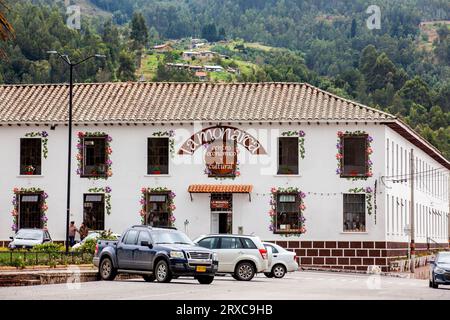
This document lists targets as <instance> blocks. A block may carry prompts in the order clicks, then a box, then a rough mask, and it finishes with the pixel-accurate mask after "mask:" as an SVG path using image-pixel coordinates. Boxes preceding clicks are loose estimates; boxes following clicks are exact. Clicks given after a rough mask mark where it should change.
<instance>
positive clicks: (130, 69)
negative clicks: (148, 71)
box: [117, 50, 136, 81]
mask: <svg viewBox="0 0 450 320" xmlns="http://www.w3.org/2000/svg"><path fill="white" fill-rule="evenodd" d="M117 77H118V78H119V79H120V80H121V81H135V80H136V66H135V57H134V55H132V54H131V53H129V52H127V51H125V50H122V51H121V52H120V55H119V69H118V71H117Z"/></svg>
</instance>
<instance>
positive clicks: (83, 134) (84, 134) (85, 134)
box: [77, 131, 113, 180]
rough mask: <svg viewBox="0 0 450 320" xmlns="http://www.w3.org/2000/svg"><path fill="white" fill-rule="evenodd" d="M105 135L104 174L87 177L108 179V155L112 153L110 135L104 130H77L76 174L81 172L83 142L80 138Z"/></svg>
mask: <svg viewBox="0 0 450 320" xmlns="http://www.w3.org/2000/svg"><path fill="white" fill-rule="evenodd" d="M102 136H104V137H106V147H105V148H106V154H107V160H106V167H107V168H106V176H105V177H103V176H95V177H94V176H93V177H89V179H94V180H97V179H108V178H109V177H111V176H112V174H113V173H112V169H111V166H112V161H111V159H110V155H111V154H112V148H111V145H110V143H111V142H112V137H111V136H110V135H108V134H106V133H105V132H81V131H80V132H78V143H77V149H78V154H77V164H78V165H77V166H78V168H77V174H78V175H81V173H82V170H83V169H82V162H83V143H82V139H83V138H89V137H102Z"/></svg>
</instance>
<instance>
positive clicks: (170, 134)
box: [152, 130, 175, 158]
mask: <svg viewBox="0 0 450 320" xmlns="http://www.w3.org/2000/svg"><path fill="white" fill-rule="evenodd" d="M152 136H154V137H169V152H170V157H171V158H173V157H174V156H175V139H173V137H174V136H175V132H174V131H173V130H169V131H157V132H153V133H152Z"/></svg>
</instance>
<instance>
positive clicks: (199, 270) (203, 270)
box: [196, 266, 206, 272]
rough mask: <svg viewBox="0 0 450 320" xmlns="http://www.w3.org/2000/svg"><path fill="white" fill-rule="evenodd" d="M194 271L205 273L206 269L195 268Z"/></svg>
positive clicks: (202, 267)
mask: <svg viewBox="0 0 450 320" xmlns="http://www.w3.org/2000/svg"><path fill="white" fill-rule="evenodd" d="M196 271H197V272H206V267H205V266H197V268H196Z"/></svg>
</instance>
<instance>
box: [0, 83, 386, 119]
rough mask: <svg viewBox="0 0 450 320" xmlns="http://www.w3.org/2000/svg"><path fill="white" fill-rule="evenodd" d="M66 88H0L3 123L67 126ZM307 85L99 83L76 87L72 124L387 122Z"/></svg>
mask: <svg viewBox="0 0 450 320" xmlns="http://www.w3.org/2000/svg"><path fill="white" fill-rule="evenodd" d="M67 96H68V86H67V85H65V84H46V85H0V123H17V122H28V123H42V122H44V123H58V122H64V121H67V104H68V97H67ZM393 119H394V117H393V116H391V115H389V114H387V113H384V112H382V111H379V110H376V109H373V108H369V107H366V106H364V105H361V104H358V103H355V102H352V101H349V100H346V99H343V98H340V97H338V96H335V95H333V94H331V93H328V92H326V91H323V90H320V89H318V88H316V87H313V86H311V85H308V84H305V83H164V82H160V83H154V82H153V83H151V82H147V83H144V82H127V83H120V82H117V83H98V84H77V85H75V87H74V122H78V123H92V122H97V123H105V122H107V123H117V122H136V123H139V122H156V121H160V122H165V121H173V122H188V121H189V122H190V121H302V120H303V121H319V120H325V121H328V120H329V121H338V120H341V121H357V120H359V121H387V120H393Z"/></svg>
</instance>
